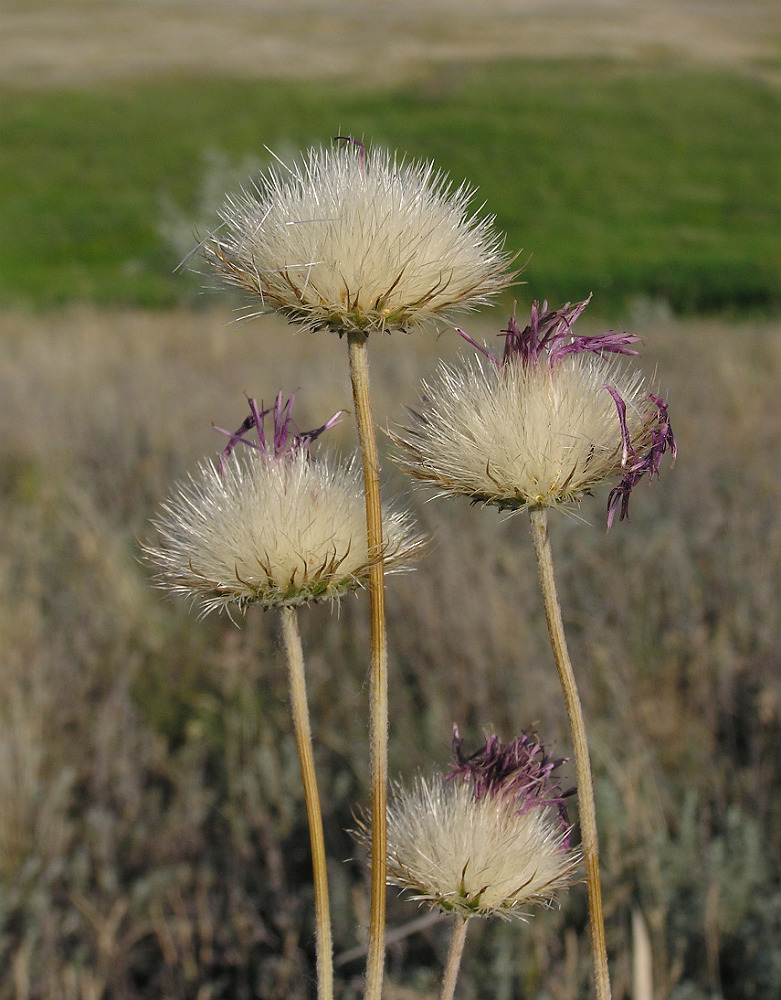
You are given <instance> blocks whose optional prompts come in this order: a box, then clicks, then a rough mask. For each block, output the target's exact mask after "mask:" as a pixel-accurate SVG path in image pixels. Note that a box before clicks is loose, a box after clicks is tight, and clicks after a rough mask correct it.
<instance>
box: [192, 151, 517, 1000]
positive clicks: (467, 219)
mask: <svg viewBox="0 0 781 1000" xmlns="http://www.w3.org/2000/svg"><path fill="white" fill-rule="evenodd" d="M473 198H474V192H473V190H472V188H470V187H469V186H468V185H467V184H461V185H460V186H458V187H454V186H453V185H452V183H451V182H450V181H449V180H448V178H447V177H446V175H444V174H443V173H442V172H441V171H439V170H437V169H436V168H435V167H434V165H433V164H431V163H429V162H422V161H409V160H406V159H404V158H400V157H398V156H397V155H396V154H393V153H390V152H389V151H387V150H384V149H381V148H379V147H368V148H367V147H366V146H365V145H364V143H362V142H359V141H357V140H355V139H353V138H351V137H345V136H340V137H338V138H337V139H336V140H335V141H334V144H333V145H331V146H320V147H313V148H311V149H309V150H308V151H307V152H306V153H305V154H304V156H303V158H302V159H301V160H300V161H298V162H295V163H293V164H290V165H288V164H285V163H283V162H282V161H281V160H279V159H277V160H275V162H274V163H273V164H272V165H271V166H270V167H269V168H268V169H267V170H266V171H265V173H263V174H262V175H261V177H260V178H259V179H258V180H257V181H256V182H255V184H254V186H253V187H252V188H251V189H249V190H244V191H242V192H241V193H240V194H238V195H236V196H233V197H229V198H228V199H227V200H226V202H225V204H224V205H223V207H222V209H221V211H220V218H221V225H220V226H219V227H218V228H217V229H216V230H215V232H213V233H212V234H211V235H209V236H208V237H207V238H206V239H205V240H204V241H203V242H202V244H201V247H202V251H203V254H204V257H205V259H206V261H207V263H208V264H210V265H211V266H213V267H214V268H215V269H216V271H217V272H218V273H219V274H220V275H221V276H222V277H223V278H224V279H225V280H227V281H228V282H229V283H232V284H234V285H237V286H239V287H240V288H242V289H244V290H245V291H247V292H249V293H250V294H251V295H252V296H253V306H252V307H251V314H256V313H262V312H267V311H275V312H279V313H281V314H282V315H284V316H286V317H287V318H288V319H289V320H290V321H291V322H293V323H296V324H298V325H299V326H300V327H301V328H303V329H304V330H309V331H312V332H315V331H334V332H336V333H337V334H338V335H339V336H340V337H342V336H345V337H346V339H347V346H348V357H349V367H350V379H351V384H352V392H353V401H354V407H355V419H356V424H357V429H358V437H359V442H360V450H361V464H362V470H363V480H364V493H365V517H366V536H367V550H366V551H367V553H368V557H369V605H370V619H371V666H370V676H371V683H370V694H369V703H370V736H369V740H370V757H371V786H372V791H371V798H372V807H371V808H372V825H371V828H372V847H371V854H372V871H371V903H370V919H369V941H368V956H367V965H366V997H367V1000H380V996H381V993H382V979H383V967H384V937H385V900H386V887H385V857H386V836H385V834H386V826H385V823H386V801H387V781H388V777H387V776H388V764H387V739H388V693H387V683H388V682H387V634H386V614H385V589H384V577H383V568H384V564H385V553H386V552H388V551H390V549H389V547H388V544H387V539H386V538H385V536H384V534H383V520H382V509H381V500H380V485H379V457H378V452H377V442H376V432H375V427H374V419H373V416H372V408H371V396H370V389H369V368H368V354H367V344H368V339H369V336H370V335H371V334H378V333H383V332H388V333H390V332H392V331H407V330H410V329H411V328H413V327H418V326H421V325H422V324H424V323H426V322H427V321H430V320H433V319H437V318H438V317H446V316H450V315H451V313H452V312H453V311H454V310H456V309H462V308H465V307H466V308H469V307H472V306H475V305H478V304H483V303H486V302H488V301H490V300H491V299H492V298H493V297H494V296H495V295H496V294H497V293H498V292H500V291H501V290H502V289H504V288H505V287H506V286H507V285H508V284H509V283H510V281H511V280H512V275H511V274H510V273H509V272H508V268H509V266H510V264H511V260H512V258H511V257H510V256H509V255H508V254H507V253H506V252H505V250H504V245H503V238H502V237H501V236H499V235H498V234H497V233H496V231H495V229H494V220H493V217H492V216H488V215H486V214H484V213H482V212H481V211H480V210H477V211H473V210H472V202H473Z"/></svg>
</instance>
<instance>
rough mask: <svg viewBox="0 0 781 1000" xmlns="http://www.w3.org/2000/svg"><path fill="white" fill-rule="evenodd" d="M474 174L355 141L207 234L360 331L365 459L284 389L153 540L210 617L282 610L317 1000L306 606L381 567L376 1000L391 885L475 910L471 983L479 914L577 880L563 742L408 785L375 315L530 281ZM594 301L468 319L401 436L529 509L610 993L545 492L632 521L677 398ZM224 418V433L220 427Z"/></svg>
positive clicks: (531, 743)
mask: <svg viewBox="0 0 781 1000" xmlns="http://www.w3.org/2000/svg"><path fill="white" fill-rule="evenodd" d="M472 200H473V191H472V189H471V188H469V187H468V186H467V185H465V184H462V185H461V186H459V187H455V188H454V187H453V185H452V184H451V182H450V181H449V180H448V179H447V177H446V176H445V175H444V174H442V173H441V172H439V171H437V170H436V169H435V168H434V167H433V165H432V164H430V163H424V162H415V161H405V160H403V159H399V158H398V157H396V156H395V155H392V154H390V153H388V152H387V151H384V150H382V149H378V148H367V147H365V146H364V145H363V143H361V142H358V141H356V140H354V139H352V138H349V137H339V138H338V139H337V140H336V141H335V144H334V145H333V146H330V147H322V148H314V149H310V150H309V151H308V152H307V153H306V154H305V156H304V157H303V159H302V160H301V162H300V163H298V164H294V165H292V166H287V165H285V164H284V163H282V162H281V161H280V160H276V162H275V163H274V164H273V165H272V166H271V167H270V168H269V169H268V170H267V171H266V172H265V173H264V174H263V175H262V176H261V177H260V178H259V179H258V181H257V182H256V184H255V186H254V187H253V188H252V189H251V190H245V191H242V192H241V193H240V194H239V195H237V196H234V197H229V198H228V199H227V201H226V202H225V204H224V206H223V208H222V210H221V212H220V216H221V225H220V226H219V227H218V229H217V230H215V232H214V233H212V234H211V235H210V236H209V237H208V238H207V239H206V240H205V241H204V242H203V243H202V245H201V246H202V250H203V253H204V256H205V259H206V261H207V262H208V263H209V264H210V265H211V266H213V267H214V268H215V269H216V270H217V272H218V273H219V274H220V275H221V276H222V277H223V278H224V279H225V280H227V281H228V282H230V283H233V284H235V285H237V286H239V287H240V288H242V289H244V290H245V291H247V292H249V293H250V294H251V295H252V296H253V297H254V300H253V306H252V307H251V314H257V313H263V312H267V311H275V312H279V313H281V314H282V315H284V316H286V317H287V318H288V319H289V320H290V322H291V323H294V324H296V325H298V326H299V327H301V328H302V329H303V330H306V331H309V332H312V333H314V332H329V331H330V332H335V333H337V334H338V335H339V337H340V338H341V337H343V336H344V337H345V339H346V341H347V348H348V361H349V371H350V379H351V385H352V395H353V402H354V409H355V419H356V424H357V430H358V438H359V443H360V469H359V468H358V462H357V461H356V460H348V461H346V462H334V461H332V460H329V459H328V458H323V457H322V456H321V455H319V454H318V455H315V454H314V450H313V447H312V446H313V445H314V443H315V442H316V441H317V440H318V439H319V438H320V436H321V435H322V434H323V433H324V432H325V431H326V430H328V429H329V428H330V427H332V426H333V425H334V424H335V423H337V422H338V421H339V420H340V419H341V416H342V411H339V412H338V413H335V414H334V415H333V416H332V417H331V418H330V419H329V420H328V421H326V423H325V424H323V425H322V426H321V427H318V428H316V429H315V430H312V431H306V432H301V431H299V430H298V428H297V426H296V425H295V423H294V421H293V417H292V405H293V398H292V397H291V398H290V399H288V400H285V399H284V397H283V396H282V394H281V393H280V394H279V395H278V396H277V397H276V400H275V402H274V403H273V404H272V405H271V406H269V407H264V405H263V404H262V403H261V404H260V405H258V404H257V403H256V402H255V401H254V400H249V408H250V413H249V415H248V417H247V418H246V419H245V420H244V422H243V423H242V425H241V427H239V428H238V430H236V431H235V432H229V431H224V430H223V431H221V433H223V434H225V435H226V436H227V438H228V443H227V445H226V447H225V449H224V451H223V453H222V455H221V457H220V459H219V461H217V462H209V461H207V462H204V463H202V464H201V466H200V467H199V468H198V470H197V471H196V472H195V473H194V474H192V475H191V476H190V477H189V479H188V480H187V481H186V482H185V483H183V484H181V485H180V486H179V487H177V488H176V489H175V491H174V493H173V495H172V497H171V499H169V501H168V503H167V504H166V505H165V506H164V508H163V512H162V514H161V515H160V517H159V518H158V520H157V522H156V525H157V530H158V536H159V542H158V544H157V545H154V546H148V547H147V548H146V555H147V557H148V558H149V559H150V560H151V561H152V562H153V563H154V564H155V566H156V567H157V573H158V582H159V583H160V585H161V586H163V587H165V588H167V589H168V590H170V591H172V592H174V593H177V594H185V595H188V596H189V597H190V598H191V599H192V600H193V602H195V603H197V604H199V606H200V609H201V611H202V613H204V614H206V613H208V612H210V611H214V610H222V611H226V612H228V613H231V612H232V611H239V612H244V611H245V610H246V609H247V608H248V607H249V606H251V605H259V606H260V607H262V608H264V609H271V608H273V609H276V610H277V611H278V612H279V614H280V615H281V618H282V631H283V637H284V645H285V650H286V654H287V662H288V674H289V684H290V696H291V705H292V712H293V720H294V727H295V731H296V741H297V745H298V751H299V758H300V762H301V769H302V775H303V779H304V792H305V800H306V808H307V815H308V819H309V825H310V839H311V845H312V858H313V870H314V882H315V910H316V923H317V942H316V943H317V974H318V976H317V978H318V998H319V1000H331V998H332V996H333V967H332V957H331V951H332V946H331V930H330V917H329V903H328V886H327V879H326V861H325V852H324V847H323V831H322V817H321V813H320V806H319V799H318V793H317V782H316V778H315V772H314V763H313V753H312V741H311V732H310V725H309V714H308V707H307V699H306V686H305V676H304V660H303V652H302V647H301V639H300V635H299V631H298V624H297V614H298V609H299V608H300V606H302V605H306V604H310V603H312V602H315V601H321V600H330V601H338V600H339V599H340V598H341V597H342V596H343V595H344V594H346V593H348V592H350V591H352V590H355V589H357V588H358V587H361V586H363V585H368V590H369V612H370V621H371V664H370V678H371V683H370V691H369V706H370V711H369V714H370V726H369V730H370V731H369V742H370V759H371V808H370V811H369V813H368V815H367V819H366V821H365V822H364V823H363V824H362V832H361V836H362V838H363V840H364V842H365V843H366V845H367V847H368V848H369V850H370V854H371V900H370V922H369V933H368V947H367V964H366V981H365V993H364V996H365V998H366V1000H380V997H381V994H382V982H383V967H384V947H385V905H386V883H389V884H395V885H397V886H400V887H401V888H402V889H407V890H409V891H411V892H412V893H413V895H414V898H415V899H417V900H419V901H420V902H424V903H427V904H428V905H430V906H432V907H434V908H437V909H439V910H441V911H443V912H445V913H449V914H452V915H453V916H454V917H455V928H454V934H453V938H452V942H451V948H450V954H449V958H448V962H447V966H446V970H445V976H444V981H443V988H442V997H443V1000H450V998H452V996H453V993H454V990H455V984H456V978H457V975H458V969H459V964H460V959H461V954H462V951H463V947H464V941H465V937H466V928H467V923H468V921H469V920H470V919H472V918H474V917H475V916H480V917H488V916H499V917H505V918H509V917H518V916H524V915H525V914H526V912H527V909H528V907H529V906H531V905H532V904H535V903H542V904H550V903H551V902H552V901H553V900H554V899H555V897H556V894H557V892H558V891H559V890H560V889H562V888H564V887H565V886H566V885H568V884H569V883H570V882H571V881H572V878H573V875H574V872H575V870H576V868H577V866H578V864H579V863H580V860H581V853H580V852H579V851H576V850H573V849H572V848H571V846H570V834H571V827H570V824H569V820H568V818H567V814H566V810H565V807H564V800H565V798H566V796H567V795H568V794H569V793H564V792H562V790H561V788H560V785H559V783H558V780H557V778H556V777H555V774H554V772H556V770H557V769H558V767H559V765H560V764H561V761H559V760H554V759H553V758H552V757H551V756H549V755H548V754H547V753H546V752H545V750H544V749H543V747H542V746H541V744H540V743H539V741H538V740H537V739H536V737H534V736H532V735H529V734H524V735H522V736H520V737H518V738H517V739H515V740H512V741H510V742H509V743H502V741H501V740H499V739H498V738H497V737H496V736H491V737H488V738H487V740H486V743H485V746H484V747H483V748H482V749H481V750H479V751H478V752H477V753H475V754H472V755H471V756H467V755H465V754H464V752H463V745H462V742H461V740H460V737H459V735H458V731H457V730H455V731H454V743H453V748H454V763H453V767H452V769H451V771H450V772H449V773H448V774H447V775H445V776H444V777H441V776H440V777H435V778H433V779H426V778H423V777H420V778H418V779H417V780H416V781H415V782H413V784H412V785H411V786H409V787H405V786H404V785H401V784H397V785H395V786H394V795H393V800H392V802H391V805H390V808H388V804H387V785H388V779H387V771H388V764H387V741H388V690H387V687H388V680H387V634H386V616H385V589H384V574H385V571H386V570H387V571H389V572H390V571H395V570H399V569H404V568H406V567H407V566H408V565H409V563H410V561H411V560H412V559H413V558H414V557H415V556H417V555H418V554H419V552H420V550H421V547H422V544H423V543H422V540H421V539H420V537H419V536H418V535H417V534H416V533H415V531H414V528H413V525H412V523H411V521H410V519H409V517H408V516H407V515H406V514H404V513H403V512H401V511H399V510H397V509H396V508H394V507H392V506H390V505H386V506H385V507H383V505H382V503H381V497H380V467H379V458H378V451H377V441H376V433H375V427H374V419H373V416H372V407H371V395H370V388H369V367H368V341H369V338H370V335H371V334H375V335H376V334H380V333H391V332H398V331H409V330H411V329H412V328H414V327H418V326H421V325H423V324H425V323H426V322H428V321H430V320H435V319H438V318H439V319H442V318H444V317H449V316H450V315H451V314H452V313H453V311H454V310H456V309H458V308H470V307H472V306H475V305H477V304H481V303H486V302H488V301H490V300H491V299H492V298H493V297H494V296H495V295H496V294H497V293H498V292H500V291H501V290H502V289H503V288H505V287H506V286H507V285H508V284H509V282H510V281H511V279H512V277H513V276H512V275H511V274H510V273H509V267H510V265H511V261H512V258H511V256H510V255H508V254H507V253H506V252H505V251H504V247H503V241H502V238H501V237H500V236H499V235H497V234H496V232H495V230H494V220H493V217H491V216H487V215H485V214H482V213H481V212H480V211H479V210H478V211H477V212H472V209H471V204H472ZM586 304H587V303H586V302H581V303H579V304H578V305H576V306H574V307H571V306H569V305H566V306H565V307H563V308H562V309H560V310H550V311H549V310H548V309H547V305H543V306H542V307H540V306H539V305H538V304H537V303H535V304H534V306H533V307H532V313H531V319H530V322H529V324H528V325H527V326H526V327H525V328H524V329H523V330H521V329H520V327H519V326H518V324H517V323H516V321H515V319H514V318H511V319H510V321H509V324H508V327H507V329H506V330H504V331H503V336H504V339H505V342H504V349H503V352H502V353H501V354H500V355H498V356H497V355H494V354H493V352H492V351H490V350H489V349H488V348H487V347H485V346H483V345H481V344H479V343H477V341H475V340H474V339H473V338H472V337H470V336H469V335H468V334H466V333H465V332H464V331H463V330H458V332H459V333H460V334H461V336H462V337H464V339H465V340H466V341H468V342H469V344H470V345H471V346H472V347H473V348H475V349H476V351H477V354H476V356H474V357H473V358H472V359H471V361H469V362H467V363H466V364H465V365H463V366H459V367H454V366H447V365H442V366H441V368H440V370H439V374H438V376H437V377H436V379H435V380H433V381H431V382H430V383H424V386H423V403H422V404H421V406H420V407H419V409H418V410H415V411H410V412H411V419H410V422H409V424H408V425H407V426H406V427H403V428H401V429H399V430H398V431H397V432H396V433H395V434H393V435H392V437H393V438H394V440H395V441H396V444H397V446H398V448H399V452H400V459H399V461H400V464H401V465H402V466H403V467H404V468H406V469H407V471H408V472H410V473H411V474H412V475H413V476H414V477H415V478H417V479H418V480H420V481H422V482H423V483H426V484H428V485H431V486H434V487H435V488H436V489H438V490H439V492H440V493H443V494H445V495H451V496H452V495H463V496H467V497H469V498H470V499H471V500H472V502H479V503H483V504H493V505H495V506H496V507H498V508H499V509H500V510H510V511H515V510H519V509H521V508H526V509H528V511H529V515H530V522H531V528H532V537H533V540H534V545H535V551H536V554H537V560H538V567H539V575H540V582H541V586H542V593H543V600H544V605H545V613H546V619H547V623H548V629H549V634H550V639H551V643H552V646H553V651H554V657H555V660H556V665H557V668H558V671H559V677H560V680H561V684H562V688H563V691H564V696H565V701H566V705H567V711H568V715H569V720H570V726H571V730H572V739H573V746H574V755H575V765H576V770H577V783H578V789H579V816H580V828H581V839H582V859H583V860H584V861H585V867H586V879H587V884H588V891H589V907H590V925H591V934H592V944H593V952H594V974H595V982H596V987H597V996H598V998H599V1000H608V998H609V996H610V981H609V975H608V968H607V954H606V947H605V938H604V926H603V918H602V901H601V888H600V880H599V858H598V847H597V837H596V820H595V816H594V801H593V791H592V783H591V770H590V763H589V757H588V747H587V743H586V738H585V728H584V724H583V715H582V710H581V706H580V699H579V696H578V692H577V687H576V684H575V678H574V674H573V671H572V665H571V663H570V660H569V655H568V652H567V647H566V641H565V637H564V631H563V626H562V620H561V611H560V608H559V603H558V598H557V595H556V589H555V581H554V577H553V564H552V559H551V555H550V546H549V543H548V536H547V510H548V508H550V507H562V508H565V509H566V508H572V507H573V506H576V505H578V504H579V503H580V502H581V500H582V498H583V497H584V495H586V494H589V493H591V492H592V491H593V490H594V489H596V488H597V487H598V486H599V485H600V484H602V483H610V484H611V486H612V488H611V490H610V493H609V496H608V501H607V522H608V528H609V527H610V526H611V524H612V523H613V521H614V520H615V518H616V516H618V519H619V520H623V519H625V518H626V517H627V516H628V512H629V500H630V495H631V493H632V490H633V489H634V487H635V486H636V485H637V483H638V482H639V481H640V480H641V479H643V478H644V477H647V478H648V479H653V478H655V477H657V476H658V475H659V470H660V465H661V459H662V457H663V455H664V454H665V453H666V452H667V451H669V452H670V454H671V456H672V457H673V458H674V457H675V439H674V437H673V433H672V430H671V427H670V422H669V419H668V415H667V405H666V403H665V402H664V400H663V399H662V398H661V397H660V396H658V395H656V393H655V392H654V391H652V390H651V389H649V388H648V387H647V386H646V384H645V381H644V379H643V377H642V375H640V374H639V373H638V372H637V371H635V370H634V369H633V368H632V367H631V365H630V364H629V362H628V361H627V356H631V355H634V354H635V353H636V352H635V350H634V349H633V347H632V345H633V344H635V343H636V342H637V340H638V338H637V337H636V336H634V335H629V334H614V333H607V334H604V335H602V336H597V337H578V336H575V334H574V333H573V331H572V327H573V324H574V322H575V320H576V319H577V318H578V316H579V315H580V314H581V313H582V311H583V309H584V308H585V306H586ZM218 430H219V428H218Z"/></svg>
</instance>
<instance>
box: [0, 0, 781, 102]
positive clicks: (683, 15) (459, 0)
mask: <svg viewBox="0 0 781 1000" xmlns="http://www.w3.org/2000/svg"><path fill="white" fill-rule="evenodd" d="M780 27H781V23H780V19H779V10H778V5H777V4H776V3H774V2H773V0H741V2H740V3H722V2H717V0H708V2H705V3H703V2H701V0H700V2H696V0H645V2H635V0H591V2H589V3H583V2H581V0H557V2H551V0H515V2H513V0H482V2H481V3H480V4H479V5H477V4H475V3H473V2H470V0H434V2H428V3H422V4H413V3H399V2H397V3H388V2H386V0H361V2H356V0H353V2H350V0H302V2H297V3H289V4H284V5H282V4H279V3H276V2H271V0H263V2H253V3H249V2H247V0H221V2H220V3H218V4H216V3H205V2H203V0H154V2H149V0H129V2H123V3H119V2H109V3H107V2H105V0H36V2H35V3H30V2H29V0H7V2H6V3H4V4H3V10H2V12H0V35H1V36H2V38H3V41H4V51H3V58H2V60H0V82H1V83H4V84H8V85H11V86H25V87H28V86H35V87H38V86H60V85H72V84H76V85H83V84H84V83H95V82H98V81H105V80H116V79H126V78H138V77H143V76H148V75H150V74H154V73H158V72H161V71H162V72H184V73H199V74H200V73H203V72H204V71H207V72H209V73H216V74H228V75H231V76H236V75H238V76H247V77H251V78H258V77H261V78H275V77H276V78H278V77H284V78H287V77H289V75H290V74H291V72H292V73H295V74H296V77H297V78H298V79H305V78H312V79H315V78H323V77H331V78H333V77H342V78H349V79H353V80H357V79H360V80H361V81H363V82H364V83H365V82H370V81H372V80H374V81H379V80H384V81H387V80H388V79H393V78H399V77H408V76H410V75H411V74H415V73H417V72H419V71H420V70H421V69H424V68H425V67H432V66H436V65H437V64H442V63H452V62H458V61H464V60H466V61H470V60H475V59H501V58H515V57H523V58H537V57H539V56H544V57H546V58H550V57H554V58H555V57H557V56H563V57H570V56H583V55H588V56H592V57H605V56H607V57H611V58H626V59H635V60H658V59H660V58H663V59H672V60H675V61H679V62H684V63H690V62H693V63H705V64H712V65H718V66H732V67H739V68H742V69H746V68H748V69H751V70H752V71H762V72H766V71H767V72H771V71H772V70H770V69H769V67H772V66H773V65H774V64H777V45H778V37H779V28H780Z"/></svg>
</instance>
